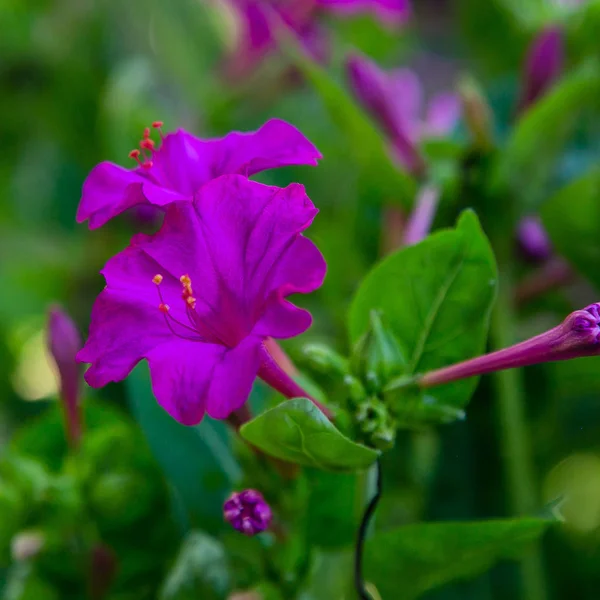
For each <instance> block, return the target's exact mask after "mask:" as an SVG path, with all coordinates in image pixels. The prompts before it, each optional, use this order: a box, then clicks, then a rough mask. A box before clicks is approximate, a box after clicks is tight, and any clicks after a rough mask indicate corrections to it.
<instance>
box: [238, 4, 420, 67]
mask: <svg viewBox="0 0 600 600" xmlns="http://www.w3.org/2000/svg"><path fill="white" fill-rule="evenodd" d="M229 4H230V6H231V7H232V8H233V11H234V15H235V16H236V17H237V22H238V30H239V33H238V39H237V47H236V49H235V50H234V52H233V54H232V56H231V57H230V61H229V72H230V75H231V76H232V77H241V76H244V75H245V74H247V73H248V71H250V70H252V69H253V68H254V67H256V65H257V64H258V63H259V62H260V61H261V60H262V59H263V58H264V56H265V55H266V54H268V53H269V52H272V51H273V50H275V49H276V47H277V27H278V26H279V25H280V24H284V25H285V26H286V27H288V28H289V29H290V30H291V31H293V32H294V33H295V34H296V35H297V37H298V39H299V40H300V42H301V43H302V45H303V46H304V49H305V50H306V51H307V52H308V54H309V55H310V56H312V57H313V58H314V59H315V60H317V61H319V62H324V61H325V60H327V58H328V56H329V44H328V40H327V35H326V33H325V31H324V30H323V29H322V28H321V27H320V25H319V22H318V12H319V9H322V10H326V11H331V12H335V13H337V14H345V15H354V14H358V13H363V12H371V13H373V14H375V16H376V17H377V18H378V19H379V20H380V21H381V22H382V23H384V24H387V25H400V24H402V23H404V22H405V21H406V20H407V19H408V18H409V16H410V4H409V1H408V0H229Z"/></svg>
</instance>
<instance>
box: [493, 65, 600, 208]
mask: <svg viewBox="0 0 600 600" xmlns="http://www.w3.org/2000/svg"><path fill="white" fill-rule="evenodd" d="M598 94H600V69H599V66H598V64H597V63H596V62H589V63H586V64H585V65H583V66H582V67H580V68H579V69H577V70H575V71H573V72H572V73H570V74H569V75H567V76H565V77H564V78H563V79H562V80H561V81H560V82H558V83H557V85H556V86H555V87H554V88H553V89H552V90H551V91H550V92H548V93H547V94H546V95H545V96H543V97H542V98H540V99H539V100H538V101H537V102H536V103H535V104H534V105H533V106H532V107H531V108H530V109H529V110H528V111H527V112H526V113H525V114H524V115H523V116H522V117H521V119H520V120H519V121H518V123H517V124H516V126H515V127H514V128H513V130H512V133H511V136H510V138H509V140H508V142H507V144H506V148H505V149H504V152H503V153H502V155H501V159H500V161H499V164H498V171H497V173H496V176H497V178H498V179H497V183H500V184H501V185H505V184H507V185H508V186H509V187H510V188H511V189H513V190H515V191H518V193H519V196H520V197H522V198H525V199H526V201H527V204H528V205H529V206H530V207H531V206H537V204H538V203H539V201H540V200H541V199H542V198H543V194H544V186H545V185H546V184H547V183H548V181H549V179H550V177H551V176H552V175H553V174H554V171H555V163H556V159H557V157H558V154H559V153H560V151H561V150H562V148H563V146H564V144H565V143H566V141H567V140H568V138H569V136H570V135H572V133H573V130H574V126H575V125H576V124H577V121H578V119H579V118H580V116H581V113H582V112H583V111H584V110H585V109H587V108H589V107H593V106H595V104H596V103H597V98H598ZM540 132H543V135H540Z"/></svg>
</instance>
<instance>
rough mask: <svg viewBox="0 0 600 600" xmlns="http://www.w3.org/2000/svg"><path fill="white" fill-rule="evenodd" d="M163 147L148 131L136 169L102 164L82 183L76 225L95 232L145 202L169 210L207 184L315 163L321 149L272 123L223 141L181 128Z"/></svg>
mask: <svg viewBox="0 0 600 600" xmlns="http://www.w3.org/2000/svg"><path fill="white" fill-rule="evenodd" d="M161 126H162V123H160V122H158V121H157V122H155V123H153V127H154V128H155V129H157V130H158V131H159V134H160V137H161V144H160V146H158V145H156V144H155V143H154V141H153V140H152V139H151V137H150V133H151V132H150V128H146V130H145V131H144V136H143V139H142V141H141V142H140V148H141V149H140V150H132V152H131V153H130V157H131V158H133V159H134V160H136V161H137V163H138V166H137V167H136V168H134V169H125V168H123V167H120V166H119V165H116V164H114V163H111V162H103V163H100V164H99V165H97V166H96V167H95V168H94V169H93V170H92V172H91V173H90V174H89V176H88V177H87V179H86V180H85V182H84V184H83V193H82V196H81V201H80V204H79V208H78V210H77V221H78V222H79V223H82V222H83V221H86V220H89V225H90V228H91V229H95V228H96V227H100V226H101V225H104V223H106V222H107V221H108V220H110V219H112V218H113V217H114V216H116V215H118V214H120V213H122V212H123V211H124V210H126V209H128V208H131V207H132V206H137V205H140V204H152V205H155V206H160V207H163V208H165V207H166V206H168V205H169V204H171V203H172V202H176V201H182V200H185V201H188V202H189V201H191V200H192V198H193V196H194V194H195V193H197V192H198V191H199V190H200V189H201V188H202V186H203V185H205V184H206V183H208V182H209V181H211V180H212V179H214V178H215V177H219V176H220V175H227V174H234V173H239V174H241V175H245V176H246V177H249V176H250V175H254V174H255V173H259V172H260V171H264V170H266V169H274V168H276V167H284V166H288V165H313V166H316V164H317V161H318V160H319V159H320V158H321V154H320V153H319V151H318V150H317V149H316V148H315V147H314V146H313V145H312V144H311V143H310V142H309V141H308V140H307V139H306V138H305V137H304V136H303V135H302V134H301V133H300V132H299V131H298V130H297V129H296V128H295V127H293V126H292V125H290V124H289V123H286V122H285V121H280V120H278V119H272V120H270V121H268V122H267V123H265V124H264V125H263V126H262V127H261V128H260V129H258V130H257V131H253V132H250V133H239V132H232V133H230V134H228V135H226V136H225V137H223V138H220V139H208V140H201V139H199V138H197V137H195V136H193V135H192V134H190V133H188V132H187V131H184V130H183V129H180V130H178V131H177V132H175V133H169V134H167V135H164V136H163V134H162V129H161Z"/></svg>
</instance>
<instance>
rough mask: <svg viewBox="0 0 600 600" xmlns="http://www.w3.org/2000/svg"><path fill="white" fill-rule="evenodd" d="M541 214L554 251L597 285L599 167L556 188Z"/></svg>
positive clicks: (599, 286) (599, 277)
mask: <svg viewBox="0 0 600 600" xmlns="http://www.w3.org/2000/svg"><path fill="white" fill-rule="evenodd" d="M541 216H542V220H543V223H544V226H545V227H546V229H547V231H548V234H549V236H550V238H551V240H552V243H553V244H554V247H555V248H556V250H557V252H559V253H560V254H561V256H564V257H565V258H566V259H567V260H568V261H569V262H570V263H571V264H572V265H573V266H574V267H575V268H576V269H577V270H578V271H579V272H580V273H581V274H582V275H584V276H585V277H586V278H588V279H589V280H590V281H591V282H592V283H593V284H594V286H595V287H596V289H600V238H599V237H598V224H599V223H600V171H598V170H596V169H595V170H593V171H592V172H590V173H587V174H586V175H584V176H583V177H581V178H579V179H577V180H575V181H573V182H571V183H569V184H568V185H566V186H565V187H563V188H561V189H560V190H558V191H557V192H556V193H555V194H554V195H553V196H552V197H551V198H549V199H548V200H547V201H546V203H545V204H544V205H543V206H542V211H541Z"/></svg>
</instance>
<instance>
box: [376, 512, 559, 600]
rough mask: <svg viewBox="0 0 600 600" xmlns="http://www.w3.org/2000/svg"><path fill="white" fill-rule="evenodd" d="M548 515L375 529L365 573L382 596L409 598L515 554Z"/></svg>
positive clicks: (544, 524)
mask: <svg viewBox="0 0 600 600" xmlns="http://www.w3.org/2000/svg"><path fill="white" fill-rule="evenodd" d="M550 523H551V521H546V520H543V519H533V518H527V519H506V520H497V521H481V522H476V521H472V522H468V523H419V524H414V525H406V526H404V527H400V528H398V529H394V530H393V531H388V532H384V533H378V534H376V535H374V536H373V537H372V538H371V539H370V540H368V542H367V545H366V548H365V571H364V572H365V577H366V579H367V581H371V582H373V583H374V584H375V586H376V587H377V589H378V591H379V594H380V595H381V597H382V598H402V599H403V600H413V599H414V598H418V597H420V596H421V594H423V593H425V592H427V591H429V590H432V589H434V588H437V587H439V586H442V585H444V584H446V583H449V582H451V581H456V580H460V579H466V578H470V577H475V576H476V575H479V574H480V573H483V572H484V571H486V570H487V569H489V568H490V567H491V566H492V565H493V564H494V563H496V562H497V561H498V560H501V559H514V558H518V557H519V556H520V555H521V554H522V553H523V552H524V551H526V550H527V548H528V546H529V544H530V543H531V542H533V541H535V540H536V539H538V538H539V537H540V536H541V535H542V534H543V532H544V531H545V529H546V528H547V527H548V526H549V524H550Z"/></svg>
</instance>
